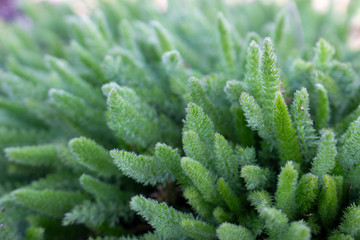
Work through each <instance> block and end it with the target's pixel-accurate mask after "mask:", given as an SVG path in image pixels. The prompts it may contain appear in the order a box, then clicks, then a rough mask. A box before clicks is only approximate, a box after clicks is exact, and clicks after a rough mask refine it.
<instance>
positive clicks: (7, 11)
mask: <svg viewBox="0 0 360 240" xmlns="http://www.w3.org/2000/svg"><path fill="white" fill-rule="evenodd" d="M19 1H27V2H32V3H34V4H36V3H38V2H42V1H46V2H52V3H55V4H56V3H64V2H65V3H67V4H69V5H70V6H71V8H72V9H73V11H74V12H75V13H77V14H79V15H82V14H88V13H89V12H90V11H91V10H92V9H96V0H0V18H3V19H5V20H6V21H12V20H14V19H19V18H22V17H23V16H22V15H21V14H20V12H19V11H18V10H17V9H16V5H17V3H18V2H19ZM104 1H109V0H104ZM153 1H154V2H155V3H156V5H157V6H158V8H159V10H160V11H163V12H166V10H167V5H168V0H153ZM225 1H226V2H227V3H228V4H241V3H251V2H263V3H265V4H272V3H274V2H275V3H277V4H279V5H286V4H289V3H291V2H292V1H293V0H225ZM355 1H360V0H312V7H313V9H314V10H315V11H317V12H319V13H324V14H325V13H328V12H329V11H332V12H334V13H335V14H336V15H339V16H340V17H341V16H343V17H346V16H345V15H346V14H347V13H348V8H349V6H351V3H352V2H355ZM356 11H357V12H356V13H355V14H354V15H353V17H352V20H351V21H350V29H351V31H349V36H348V41H347V44H348V46H349V48H350V49H353V50H359V49H360V10H359V9H357V10H356Z"/></svg>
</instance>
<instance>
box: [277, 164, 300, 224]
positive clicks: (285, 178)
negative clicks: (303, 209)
mask: <svg viewBox="0 0 360 240" xmlns="http://www.w3.org/2000/svg"><path fill="white" fill-rule="evenodd" d="M297 178H298V172H297V171H296V170H295V169H294V165H293V163H292V162H288V163H286V165H285V167H283V168H281V172H280V175H279V179H278V184H277V189H276V193H275V201H276V206H277V207H278V208H279V209H280V210H282V211H283V212H284V213H286V215H287V216H288V218H290V219H292V218H293V217H294V215H295V212H296V187H297Z"/></svg>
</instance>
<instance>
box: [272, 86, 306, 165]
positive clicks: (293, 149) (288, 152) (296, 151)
mask: <svg viewBox="0 0 360 240" xmlns="http://www.w3.org/2000/svg"><path fill="white" fill-rule="evenodd" d="M274 115H275V131H276V138H277V143H278V148H279V153H280V158H281V160H282V161H283V162H286V161H289V160H292V161H294V162H300V160H301V154H300V147H299V141H298V139H297V137H296V135H295V129H294V127H293V125H292V122H291V118H290V115H289V112H288V110H287V107H286V104H285V101H284V98H283V96H282V95H281V94H280V93H277V94H276V99H275V113H274Z"/></svg>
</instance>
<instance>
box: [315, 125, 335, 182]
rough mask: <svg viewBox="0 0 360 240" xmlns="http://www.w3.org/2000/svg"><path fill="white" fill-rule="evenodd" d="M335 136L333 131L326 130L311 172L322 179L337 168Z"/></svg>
mask: <svg viewBox="0 0 360 240" xmlns="http://www.w3.org/2000/svg"><path fill="white" fill-rule="evenodd" d="M335 144H336V141H335V135H334V133H333V132H332V131H331V130H324V131H323V133H322V136H321V139H320V144H319V149H318V153H317V154H316V157H315V158H314V161H313V163H312V165H313V166H312V168H311V172H312V173H313V174H314V175H316V176H318V177H322V176H323V175H325V174H329V173H331V171H332V170H333V169H334V167H335V158H336V155H337V151H336V147H335Z"/></svg>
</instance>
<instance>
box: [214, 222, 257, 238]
mask: <svg viewBox="0 0 360 240" xmlns="http://www.w3.org/2000/svg"><path fill="white" fill-rule="evenodd" d="M216 233H217V236H218V237H219V239H221V240H235V239H239V240H245V239H249V240H251V239H255V238H254V236H253V235H252V234H251V232H250V231H249V230H248V229H246V228H244V227H242V226H236V225H234V224H230V223H223V224H221V225H220V227H219V228H218V229H217V230H216Z"/></svg>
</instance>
